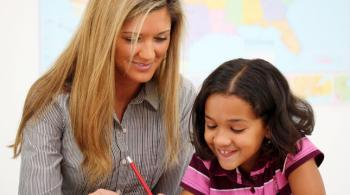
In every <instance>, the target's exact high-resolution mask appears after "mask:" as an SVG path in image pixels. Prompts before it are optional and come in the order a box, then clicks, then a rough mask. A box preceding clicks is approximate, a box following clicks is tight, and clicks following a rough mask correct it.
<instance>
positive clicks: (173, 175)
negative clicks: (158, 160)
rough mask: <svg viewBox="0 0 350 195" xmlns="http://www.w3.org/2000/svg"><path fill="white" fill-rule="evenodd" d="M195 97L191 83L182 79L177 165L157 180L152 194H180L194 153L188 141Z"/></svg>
mask: <svg viewBox="0 0 350 195" xmlns="http://www.w3.org/2000/svg"><path fill="white" fill-rule="evenodd" d="M195 96H196V91H195V87H194V86H193V85H192V83H191V82H189V81H188V80H186V79H184V78H182V89H181V96H180V97H181V98H180V120H181V121H180V122H181V124H180V128H181V140H182V142H181V144H180V147H181V148H180V152H179V157H178V159H179V161H178V162H179V163H178V164H177V165H175V166H173V167H170V168H168V170H166V171H165V172H164V173H163V174H162V176H161V177H160V179H159V180H158V182H157V184H156V186H155V188H154V189H153V193H155V194H156V193H164V194H180V192H181V188H180V181H181V178H182V176H183V173H184V171H185V169H186V167H187V165H188V163H189V161H190V159H191V155H192V153H193V151H194V148H193V147H192V145H191V143H190V139H189V135H190V131H191V124H190V115H191V110H192V105H193V101H194V99H195Z"/></svg>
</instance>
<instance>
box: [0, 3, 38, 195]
mask: <svg viewBox="0 0 350 195" xmlns="http://www.w3.org/2000/svg"><path fill="white" fill-rule="evenodd" d="M0 5H1V6H0V67H1V71H0V90H1V97H0V186H1V187H0V194H9V195H10V194H17V188H18V187H17V186H18V178H19V164H20V160H19V159H18V160H12V159H11V155H12V152H11V150H10V149H8V148H7V147H6V146H7V145H8V144H10V143H11V142H12V141H13V140H14V136H15V134H16V128H17V126H18V123H19V118H20V115H21V110H22V106H23V102H24V98H25V95H26V93H27V91H28V89H29V87H30V85H31V83H32V82H33V81H34V80H35V79H36V78H37V77H38V72H39V69H38V63H39V54H38V52H39V49H38V36H39V35H38V21H39V20H38V13H39V12H38V0H0Z"/></svg>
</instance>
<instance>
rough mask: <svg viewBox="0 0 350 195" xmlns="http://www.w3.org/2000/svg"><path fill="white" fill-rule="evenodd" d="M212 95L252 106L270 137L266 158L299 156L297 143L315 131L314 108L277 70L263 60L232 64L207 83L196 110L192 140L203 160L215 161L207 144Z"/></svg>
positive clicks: (192, 114)
mask: <svg viewBox="0 0 350 195" xmlns="http://www.w3.org/2000/svg"><path fill="white" fill-rule="evenodd" d="M212 94H224V95H235V96H238V97H240V98H241V99H243V100H245V101H246V102H248V103H249V104H250V105H251V107H252V109H253V111H254V113H255V114H256V116H257V117H259V118H262V120H263V122H264V124H265V126H266V128H267V129H268V131H269V134H270V140H264V142H263V145H262V150H261V151H262V153H263V154H265V155H271V154H274V156H275V157H276V158H277V159H279V160H281V159H283V158H284V157H285V156H286V155H287V153H296V152H297V148H296V141H297V140H298V139H300V138H301V137H303V136H305V135H310V134H311V133H312V131H313V128H314V114H313V110H312V107H311V106H310V104H308V103H307V102H306V101H304V100H302V99H300V98H298V97H296V96H295V95H293V94H292V92H291V90H290V88H289V85H288V82H287V80H286V78H285V77H284V76H283V75H282V73H281V72H280V71H279V70H278V69H277V68H275V67H274V66H273V65H272V64H270V63H269V62H267V61H265V60H262V59H253V60H248V59H235V60H230V61H227V62H225V63H223V64H222V65H220V66H219V67H218V68H217V69H216V70H214V72H212V73H211V74H210V75H209V76H208V77H207V78H206V79H205V81H204V83H203V85H202V87H201V90H200V92H199V94H198V96H197V98H196V100H195V102H194V106H193V109H192V113H191V118H192V124H193V127H194V129H193V132H192V134H191V139H192V143H193V145H194V146H195V148H196V153H197V155H199V156H200V157H201V158H203V159H206V160H210V159H213V158H214V154H213V153H212V152H211V150H210V149H209V147H208V145H207V144H206V142H205V140H204V130H205V103H206V101H207V99H208V97H209V96H210V95H212ZM268 143H269V144H268Z"/></svg>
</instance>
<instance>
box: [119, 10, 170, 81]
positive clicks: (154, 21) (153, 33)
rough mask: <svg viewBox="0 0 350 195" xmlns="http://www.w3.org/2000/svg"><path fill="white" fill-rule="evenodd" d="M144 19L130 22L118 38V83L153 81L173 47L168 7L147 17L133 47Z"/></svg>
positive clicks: (124, 25)
mask: <svg viewBox="0 0 350 195" xmlns="http://www.w3.org/2000/svg"><path fill="white" fill-rule="evenodd" d="M142 17H143V16H139V17H135V18H132V19H130V20H127V21H126V22H125V23H124V24H123V27H122V29H121V32H120V34H119V35H118V37H117V44H116V57H115V61H116V79H117V80H119V81H122V82H128V83H130V84H131V83H135V84H140V83H145V82H147V81H149V80H151V79H152V77H153V75H154V73H155V72H156V70H157V69H158V67H159V66H160V64H161V62H162V60H163V59H164V57H165V56H166V53H167V50H168V47H169V43H170V30H171V18H170V15H169V13H168V10H167V8H166V7H164V8H161V9H159V10H155V11H152V12H150V13H149V15H147V16H146V19H145V21H144V23H143V25H142V28H141V31H140V34H139V38H138V40H136V42H135V45H133V39H134V37H136V34H137V27H136V26H137V25H138V24H139V22H140V21H141V20H142ZM133 47H135V49H134V51H133V50H132V48H133Z"/></svg>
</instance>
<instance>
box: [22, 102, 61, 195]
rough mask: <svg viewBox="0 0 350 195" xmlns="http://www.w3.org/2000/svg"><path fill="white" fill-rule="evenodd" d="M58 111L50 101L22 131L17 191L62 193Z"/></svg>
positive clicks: (58, 194) (24, 192) (25, 192)
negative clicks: (37, 116) (38, 115)
mask: <svg viewBox="0 0 350 195" xmlns="http://www.w3.org/2000/svg"><path fill="white" fill-rule="evenodd" d="M62 126H63V124H62V113H61V111H60V110H59V108H58V106H57V105H55V104H53V105H50V106H49V107H48V108H47V109H46V110H45V112H43V113H42V114H41V115H40V117H39V118H38V119H37V120H35V121H33V120H32V119H31V120H29V121H28V122H27V124H26V127H25V129H24V134H23V143H22V151H21V169H20V181H19V189H18V194H55V195H56V194H57V195H60V194H62V189H61V186H62V174H61V164H60V163H61V161H62V155H61V152H60V151H61V137H62V129H61V128H62Z"/></svg>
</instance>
